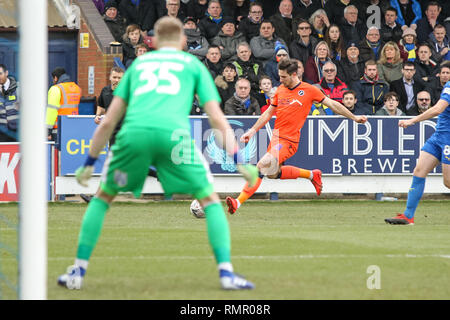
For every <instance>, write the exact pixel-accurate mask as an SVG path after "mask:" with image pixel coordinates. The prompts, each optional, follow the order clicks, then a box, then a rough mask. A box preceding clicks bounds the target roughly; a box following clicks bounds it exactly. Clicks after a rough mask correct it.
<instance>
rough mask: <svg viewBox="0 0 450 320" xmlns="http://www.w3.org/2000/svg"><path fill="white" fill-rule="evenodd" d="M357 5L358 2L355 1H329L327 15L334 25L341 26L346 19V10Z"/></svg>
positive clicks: (326, 6)
mask: <svg viewBox="0 0 450 320" xmlns="http://www.w3.org/2000/svg"><path fill="white" fill-rule="evenodd" d="M351 5H353V6H355V5H357V1H355V0H328V1H327V2H326V3H325V6H324V9H325V11H326V13H327V16H328V17H329V18H330V20H331V22H332V23H336V24H337V25H340V24H341V23H342V21H343V19H344V15H345V14H344V10H345V9H346V8H347V7H348V6H351ZM356 17H358V12H357V13H356Z"/></svg>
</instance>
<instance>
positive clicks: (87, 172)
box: [75, 97, 126, 187]
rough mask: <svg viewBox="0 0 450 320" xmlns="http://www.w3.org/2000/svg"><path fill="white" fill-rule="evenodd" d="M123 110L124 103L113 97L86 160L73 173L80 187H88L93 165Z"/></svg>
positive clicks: (97, 129)
mask: <svg viewBox="0 0 450 320" xmlns="http://www.w3.org/2000/svg"><path fill="white" fill-rule="evenodd" d="M125 108H126V103H125V101H124V100H122V98H119V97H114V98H113V100H112V102H111V104H110V106H109V109H108V112H107V113H106V116H105V118H104V119H103V120H102V121H101V122H100V124H99V126H98V127H97V128H96V129H95V132H94V136H93V138H92V143H91V147H90V149H89V154H88V158H87V159H86V162H85V163H84V165H83V166H81V167H80V168H78V169H77V171H76V172H75V177H76V179H77V181H78V183H79V184H81V185H82V186H85V187H87V186H88V180H89V179H90V178H91V176H92V172H93V171H94V163H95V161H96V160H97V158H98V156H99V154H100V152H101V151H102V149H103V148H104V147H105V145H106V142H107V141H108V139H109V138H110V137H111V134H112V133H113V131H114V128H115V127H116V125H117V123H118V122H119V120H120V119H122V117H123V114H124V113H125Z"/></svg>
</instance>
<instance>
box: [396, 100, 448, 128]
mask: <svg viewBox="0 0 450 320" xmlns="http://www.w3.org/2000/svg"><path fill="white" fill-rule="evenodd" d="M447 107H448V102H447V101H445V100H442V99H440V100H439V101H438V102H436V104H435V105H434V106H433V107H431V108H430V109H428V110H427V111H425V112H424V113H422V114H419V115H418V116H415V117H414V118H411V119H407V120H400V121H399V122H398V126H399V127H402V128H407V127H409V126H411V125H413V124H415V123H417V122H420V121H424V120H428V119H431V118H434V117H437V116H438V115H440V114H441V113H442V112H444V110H445V108H447Z"/></svg>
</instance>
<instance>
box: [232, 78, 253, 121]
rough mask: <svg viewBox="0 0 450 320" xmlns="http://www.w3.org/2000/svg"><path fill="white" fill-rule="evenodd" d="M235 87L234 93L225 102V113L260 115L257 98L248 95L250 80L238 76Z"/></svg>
mask: <svg viewBox="0 0 450 320" xmlns="http://www.w3.org/2000/svg"><path fill="white" fill-rule="evenodd" d="M235 87H236V91H235V93H234V94H233V96H232V97H231V98H230V99H228V100H227V101H226V102H225V115H260V114H261V108H260V107H259V103H258V100H256V99H255V98H254V97H252V96H251V95H250V90H251V85H250V81H248V80H247V79H245V78H239V79H238V80H237V81H236V85H235Z"/></svg>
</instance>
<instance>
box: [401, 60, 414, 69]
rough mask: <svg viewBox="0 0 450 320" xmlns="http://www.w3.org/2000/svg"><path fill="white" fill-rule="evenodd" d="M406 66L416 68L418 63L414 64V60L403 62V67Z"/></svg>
mask: <svg viewBox="0 0 450 320" xmlns="http://www.w3.org/2000/svg"><path fill="white" fill-rule="evenodd" d="M405 67H413V68H414V69H416V65H415V64H414V62H412V61H409V60H406V61H404V62H403V68H405Z"/></svg>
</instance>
